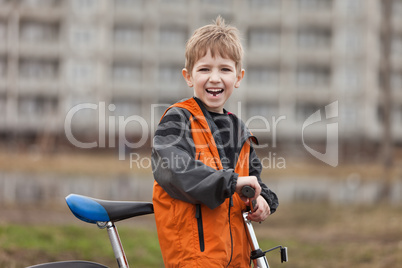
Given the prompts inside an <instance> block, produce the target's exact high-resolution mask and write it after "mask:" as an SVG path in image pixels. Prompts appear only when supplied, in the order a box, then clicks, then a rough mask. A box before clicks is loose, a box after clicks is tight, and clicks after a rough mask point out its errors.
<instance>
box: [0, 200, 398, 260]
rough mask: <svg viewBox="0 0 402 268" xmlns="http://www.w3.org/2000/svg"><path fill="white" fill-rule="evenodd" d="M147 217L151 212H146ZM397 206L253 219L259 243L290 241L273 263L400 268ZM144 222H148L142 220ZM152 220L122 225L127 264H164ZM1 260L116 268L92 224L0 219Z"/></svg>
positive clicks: (298, 211) (299, 207)
mask: <svg viewBox="0 0 402 268" xmlns="http://www.w3.org/2000/svg"><path fill="white" fill-rule="evenodd" d="M151 220H152V218H151ZM401 222H402V207H389V206H387V205H383V204H378V205H376V206H354V207H340V206H331V205H328V204H317V203H303V204H289V205H284V206H282V207H280V209H278V211H277V212H276V213H275V214H274V215H272V216H270V218H269V219H268V220H267V221H266V222H264V223H262V224H254V227H255V231H256V233H257V236H258V238H259V243H260V247H261V248H262V249H264V250H266V249H269V248H271V247H274V246H277V245H283V246H287V247H288V249H289V262H288V263H283V264H281V263H280V257H279V253H278V251H274V252H271V253H268V255H267V257H268V260H269V263H270V265H271V267H274V268H275V267H283V268H286V267H292V268H307V267H310V268H311V267H314V268H319V267H325V268H331V267H334V268H335V267H355V268H363V267H364V268H385V267H401V264H402V225H401ZM144 223H145V224H144ZM149 226H153V225H152V224H147V223H146V222H143V223H141V224H139V225H137V224H133V225H127V224H123V225H122V226H120V227H119V233H120V237H121V238H122V241H123V246H124V248H125V250H126V253H127V256H128V258H129V263H130V264H131V266H132V267H163V264H162V260H161V255H160V250H159V245H158V241H157V236H156V232H155V230H154V227H149ZM0 248H1V250H0V267H10V268H20V267H26V266H27V265H32V264H37V263H42V262H48V261H61V260H68V259H85V260H91V261H95V262H99V263H102V264H105V265H108V266H110V267H116V266H117V265H116V263H115V260H114V257H113V253H112V250H111V247H110V245H109V241H108V238H107V233H106V231H105V230H99V229H98V228H96V227H95V226H94V225H88V224H83V223H78V224H76V225H58V226H56V225H49V226H38V225H33V226H27V225H22V224H18V225H10V224H4V223H3V224H2V225H0Z"/></svg>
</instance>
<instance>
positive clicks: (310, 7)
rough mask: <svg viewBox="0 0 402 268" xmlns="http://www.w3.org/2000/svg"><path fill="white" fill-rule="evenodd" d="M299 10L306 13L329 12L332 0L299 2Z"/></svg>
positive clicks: (302, 0)
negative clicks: (315, 11)
mask: <svg viewBox="0 0 402 268" xmlns="http://www.w3.org/2000/svg"><path fill="white" fill-rule="evenodd" d="M298 5H299V9H300V10H306V11H314V10H326V9H327V10H331V9H332V0H299V1H298Z"/></svg>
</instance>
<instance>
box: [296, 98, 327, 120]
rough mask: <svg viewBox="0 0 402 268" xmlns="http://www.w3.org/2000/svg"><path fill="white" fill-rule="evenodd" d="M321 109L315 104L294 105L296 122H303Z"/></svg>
mask: <svg viewBox="0 0 402 268" xmlns="http://www.w3.org/2000/svg"><path fill="white" fill-rule="evenodd" d="M320 108H322V107H321V106H320V105H318V104H315V103H300V102H299V103H297V104H296V120H297V121H298V122H304V121H305V120H306V119H307V118H309V116H310V115H312V114H314V113H315V112H316V111H318V110H320Z"/></svg>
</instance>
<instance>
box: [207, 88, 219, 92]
mask: <svg viewBox="0 0 402 268" xmlns="http://www.w3.org/2000/svg"><path fill="white" fill-rule="evenodd" d="M207 90H208V91H211V92H219V91H221V90H222V89H212V88H210V89H207Z"/></svg>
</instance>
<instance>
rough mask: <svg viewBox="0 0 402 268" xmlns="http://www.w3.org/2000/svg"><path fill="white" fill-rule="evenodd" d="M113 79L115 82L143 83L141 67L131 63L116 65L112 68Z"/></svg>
mask: <svg viewBox="0 0 402 268" xmlns="http://www.w3.org/2000/svg"><path fill="white" fill-rule="evenodd" d="M112 78H113V81H115V82H124V81H136V82H141V67H140V66H138V65H135V64H131V63H114V64H113V66H112Z"/></svg>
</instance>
